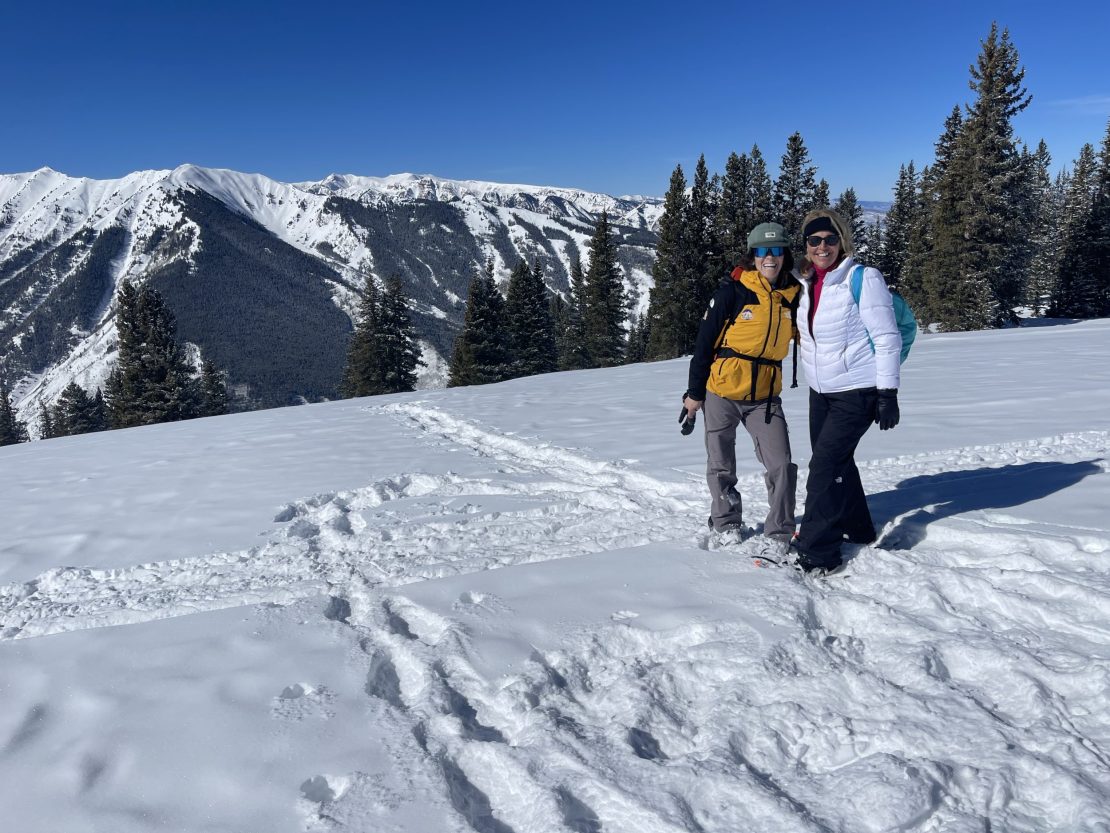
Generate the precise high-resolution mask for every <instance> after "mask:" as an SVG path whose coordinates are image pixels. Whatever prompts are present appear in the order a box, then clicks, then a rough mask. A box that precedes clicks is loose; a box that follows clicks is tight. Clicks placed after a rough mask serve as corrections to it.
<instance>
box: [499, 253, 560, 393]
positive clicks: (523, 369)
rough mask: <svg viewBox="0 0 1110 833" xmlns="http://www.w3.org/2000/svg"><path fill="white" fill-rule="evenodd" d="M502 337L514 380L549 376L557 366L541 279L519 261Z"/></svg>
mask: <svg viewBox="0 0 1110 833" xmlns="http://www.w3.org/2000/svg"><path fill="white" fill-rule="evenodd" d="M505 334H506V338H507V340H508V345H509V356H510V361H509V368H510V375H511V377H513V378H516V377H520V376H535V375H537V374H539V373H550V372H551V371H553V370H555V369H556V368H557V366H558V355H557V354H556V348H555V324H554V322H553V321H552V318H551V304H550V301H549V300H548V297H547V287H546V286H545V285H544V282H543V278H542V277H541V276H540V275H538V274H537V273H536V272H535V271H534V270H532V269H529V268H528V264H527V263H525V262H524V261H523V260H522V261H520V262H519V263H518V264H517V265H516V268H515V269H513V271H512V274H511V275H510V276H509V287H508V291H507V292H506V295H505Z"/></svg>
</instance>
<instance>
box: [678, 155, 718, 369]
mask: <svg viewBox="0 0 1110 833" xmlns="http://www.w3.org/2000/svg"><path fill="white" fill-rule="evenodd" d="M716 202H717V199H716V197H715V194H714V191H713V186H712V185H711V183H710V179H709V169H708V167H706V164H705V156H704V155H702V156H701V157H699V159H698V164H697V167H695V169H694V181H693V183H691V186H690V202H689V205H688V206H687V212H686V219H685V221H684V223H683V230H684V233H685V236H686V243H685V251H686V255H687V257H688V258H689V260H688V261H687V263H686V270H685V279H684V281H683V283H684V287H683V291H682V294H681V296H680V300H681V302H682V305H683V308H684V311H683V317H682V331H683V333H684V335H685V338H684V341H686V342H687V344H688V345H692V344H693V340H694V337H695V336H696V334H697V321H698V319H700V318H701V316H702V314H703V313H704V312H705V306H706V304H708V303H709V297H710V296H711V295H712V294H713V290H714V289H716V288H717V282H718V281H719V280H720V278H721V276H720V274H719V273H718V272H717V271H716V266H717V265H718V263H719V259H718V258H716V257H715V256H714V254H715V251H716V250H717V249H718V248H719V245H718V244H717V243H716V242H715V241H714V239H713V237H714V235H713V220H714V217H715V214H716ZM686 352H687V349H685V348H684V349H683V353H682V354H685V353H686ZM682 354H680V355H682Z"/></svg>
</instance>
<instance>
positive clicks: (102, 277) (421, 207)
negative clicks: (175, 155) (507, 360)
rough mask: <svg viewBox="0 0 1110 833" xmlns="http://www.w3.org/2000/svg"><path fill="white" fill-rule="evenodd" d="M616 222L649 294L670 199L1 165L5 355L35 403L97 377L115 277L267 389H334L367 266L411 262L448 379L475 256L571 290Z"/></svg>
mask: <svg viewBox="0 0 1110 833" xmlns="http://www.w3.org/2000/svg"><path fill="white" fill-rule="evenodd" d="M603 210H604V211H607V212H608V213H609V215H610V218H611V219H613V220H614V222H615V228H616V232H617V235H618V239H619V243H620V250H619V251H620V258H621V262H622V265H623V266H624V271H625V275H626V280H627V288H628V290H629V291H630V292H631V293H632V295H633V297H634V298H635V299H636V300H637V305H638V306H639V307H640V308H643V307H644V306H645V305H646V301H647V289H648V288H649V286H650V270H651V263H652V259H653V257H654V254H653V252H654V244H655V240H656V234H655V228H656V226H657V223H658V219H659V216H660V214H661V212H662V201H661V200H659V199H656V198H644V197H635V198H631V197H621V198H616V197H610V196H606V195H603V194H593V193H589V192H585V191H576V190H571V189H560V188H545V187H539V186H531V185H499V184H495V183H487V182H474V181H465V182H460V181H452V180H446V179H440V178H437V177H432V176H416V175H412V174H398V175H396V176H390V177H384V178H374V177H360V176H351V175H332V176H329V177H327V178H326V179H324V180H322V181H320V182H302V183H292V184H291V183H284V182H279V181H277V180H274V179H271V178H269V177H266V176H263V175H260V174H245V173H240V172H237V171H230V170H217V169H210V168H200V167H197V166H194V165H182V166H180V167H178V168H176V169H174V170H162V171H140V172H136V173H133V174H129V175H128V176H125V177H123V178H121V179H117V180H91V179H86V178H79V177H71V176H67V175H65V174H62V173H59V172H57V171H54V170H51V169H49V168H42V169H40V170H37V171H33V172H30V173H23V174H11V175H0V369H3V371H4V372H5V374H6V375H7V377H8V378H9V380H10V381H11V382H13V383H14V385H15V390H16V394H17V397H18V400H19V403H20V410H21V412H22V413H23V414H24V415H29V414H31V413H33V412H37V410H38V407H39V405H40V404H41V403H42V402H44V401H47V402H48V401H52V400H53V399H54V398H55V397H56V396H57V395H58V393H59V392H60V391H61V389H62V388H63V387H64V386H65V385H66V384H68V383H69V382H70V381H74V380H76V381H78V382H79V383H80V384H82V385H83V386H85V387H86V388H92V387H95V386H96V385H98V384H101V383H102V381H103V379H104V377H105V375H106V373H107V369H108V365H109V362H110V360H111V358H112V356H113V355H114V342H115V332H114V327H113V324H112V318H111V316H112V303H113V299H114V296H115V292H116V290H117V288H118V286H119V284H120V282H121V281H123V280H125V279H132V280H136V281H139V282H150V283H151V284H152V285H154V286H155V287H156V288H157V289H159V290H160V291H161V292H162V293H163V295H165V296H166V298H167V300H168V302H169V304H170V306H171V308H172V309H173V310H174V311H175V313H176V315H177V317H178V324H179V332H180V334H181V335H182V337H183V338H184V339H185V340H187V341H189V342H191V343H193V344H195V345H196V346H197V347H198V349H199V351H200V353H201V354H202V355H204V356H208V357H211V358H213V359H214V360H215V361H216V362H217V363H218V364H220V365H221V366H223V367H225V368H226V369H227V370H228V371H229V373H230V378H231V381H232V383H233V384H236V385H238V386H240V387H244V388H246V389H247V390H249V392H250V393H251V395H253V396H254V397H255V398H257V399H258V400H259V401H260V402H261V403H263V404H284V403H287V402H292V401H299V400H304V399H309V400H311V399H319V398H323V397H327V396H329V395H330V394H331V393H332V392H333V391H334V386H335V383H336V382H337V381H338V378H339V373H340V371H341V365H342V361H343V342H344V339H345V338H346V333H347V332H348V331H349V328H350V318H349V316H350V314H351V313H352V312H353V311H354V306H355V304H356V301H357V293H358V291H359V290H360V288H361V286H362V284H363V282H364V281H365V278H366V276H367V275H373V276H375V278H377V279H379V280H380V279H383V278H384V277H386V276H387V275H390V274H399V275H401V277H402V279H403V280H404V282H405V285H406V288H407V290H408V292H409V294H410V296H411V297H412V298H413V300H414V318H415V321H416V324H417V328H418V331H419V333H420V335H421V339H422V343H423V349H424V357H425V361H426V362H427V367H426V368H425V377H424V379H423V384H424V385H425V386H429V387H434V386H437V385H439V384H441V383H442V381H443V378H444V375H445V372H444V359H445V358H446V357H447V356H448V355H449V351H450V346H451V343H452V341H453V338H454V333H455V332H456V330H457V327H458V324H459V323H460V322H461V316H462V311H463V306H464V302H465V297H466V291H467V287H468V286H469V282H470V280H471V278H472V277H473V275H474V273H475V271H476V269H478V268H479V267H480V265H481V264H484V263H485V262H486V261H487V260H492V262H493V265H494V270H495V273H496V274H497V276H498V278H499V279H500V280H506V279H507V277H508V273H509V271H510V270H511V268H512V267H513V266H514V265H515V263H516V262H517V261H518V260H519V259H521V258H523V259H526V260H528V261H529V262H536V261H538V262H540V263H541V264H542V266H543V268H544V273H545V279H546V280H547V282H548V284H549V286H550V287H551V288H552V289H553V290H555V291H565V290H566V288H567V285H568V276H569V270H570V264H571V262H572V260H573V259H575V258H580V259H582V261H583V263H586V262H587V261H588V250H587V245H586V244H587V242H588V240H589V237H590V235H591V233H592V227H593V224H594V222H595V221H596V218H597V217H598V216H599V215H600V213H601V212H602V211H603Z"/></svg>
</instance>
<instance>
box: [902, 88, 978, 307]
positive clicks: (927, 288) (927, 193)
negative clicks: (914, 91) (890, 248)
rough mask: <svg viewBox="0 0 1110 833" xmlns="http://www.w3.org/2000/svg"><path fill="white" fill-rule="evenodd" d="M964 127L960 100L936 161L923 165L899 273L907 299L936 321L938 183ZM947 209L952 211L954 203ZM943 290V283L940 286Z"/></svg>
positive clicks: (936, 152)
mask: <svg viewBox="0 0 1110 833" xmlns="http://www.w3.org/2000/svg"><path fill="white" fill-rule="evenodd" d="M962 129H963V114H962V113H961V111H960V106H959V105H958V104H957V105H956V106H955V107H953V108H952V112H951V113H949V115H948V118H947V119H945V121H944V132H943V133H941V135H940V137H939V138H938V139H937V141H936V144H935V145H934V154H933V164H932V165H926V166H925V167H924V168H922V169H921V177H920V179H919V180H918V193H917V208H918V214H917V216H916V218H915V220H914V221H913V224H912V225H911V227H910V235H909V239H910V245H909V255H908V256H907V258H906V264H905V266H904V267H903V273H902V275H901V276H900V281H899V287H900V289H901V290H902V291H903V294H904V295H905V297H906V300H908V301H909V302H910V304H911V305H912V306H913V307H914V310H915V313H916V314H917V316H918V319H919V320H920V321H922V322H923V323H924V322H934V321H937V316H936V314H935V313H934V312H933V303H934V301H933V299H934V297H935V295H936V294H937V292H936V291H934V290H936V289H938V288H934V287H933V286H932V283H931V281H932V278H933V277H934V275H935V273H934V272H930V271H929V267H930V265H931V262H932V255H933V243H934V239H933V237H934V235H933V218H934V215H936V214H937V213H938V212H939V211H940V210H941V208H940V198H941V194H940V190H939V184H940V182H941V180H943V179H944V177H945V174H946V173H947V171H948V167H949V165H950V164H951V163H952V157H953V155H954V154H955V152H956V140H957V139H958V138H959V136H960V131H961V130H962ZM945 210H946V211H953V210H954V209H952V208H951V206H947V207H946V208H945ZM939 291H943V284H942V286H941V287H939Z"/></svg>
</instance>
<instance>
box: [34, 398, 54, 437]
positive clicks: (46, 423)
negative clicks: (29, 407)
mask: <svg viewBox="0 0 1110 833" xmlns="http://www.w3.org/2000/svg"><path fill="white" fill-rule="evenodd" d="M57 436H59V434H58V429H57V428H56V427H55V425H54V412H53V411H51V410H50V406H49V405H47V404H46V403H45V402H43V403H42V405H41V406H40V408H39V437H40V438H41V439H44V440H52V439H54V437H57Z"/></svg>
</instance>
